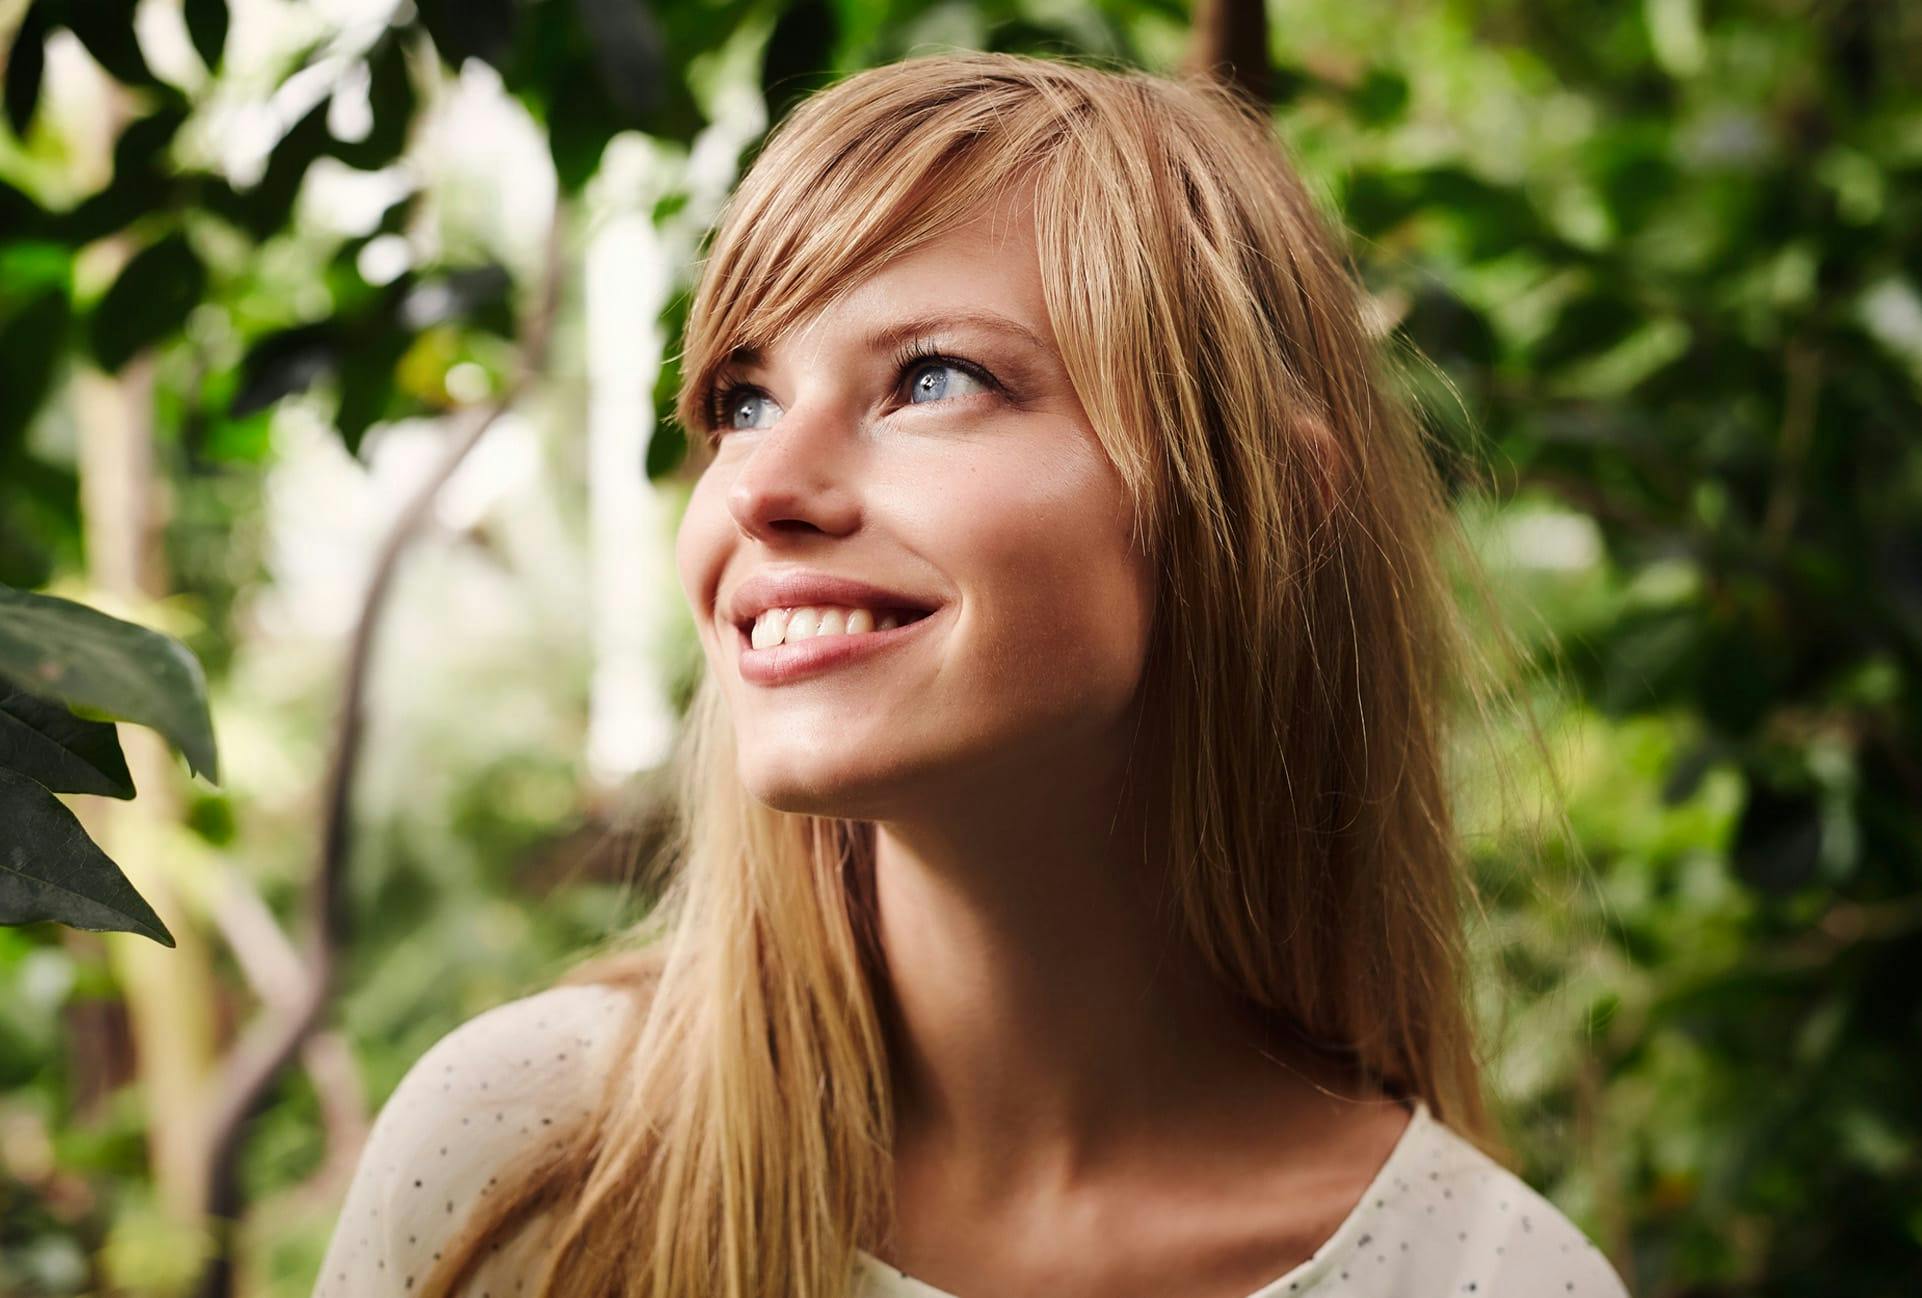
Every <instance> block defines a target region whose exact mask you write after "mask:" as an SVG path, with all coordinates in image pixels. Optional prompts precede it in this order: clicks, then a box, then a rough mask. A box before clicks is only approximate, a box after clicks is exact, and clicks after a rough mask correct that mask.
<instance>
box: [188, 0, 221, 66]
mask: <svg viewBox="0 0 1922 1298" xmlns="http://www.w3.org/2000/svg"><path fill="white" fill-rule="evenodd" d="M185 17H186V19H187V35H188V36H189V37H191V38H192V40H193V43H194V52H195V53H197V54H199V55H200V61H201V62H202V63H204V64H206V65H207V71H209V72H217V71H219V70H220V56H221V54H222V52H223V51H224V50H225V48H226V45H227V0H186V13H185Z"/></svg>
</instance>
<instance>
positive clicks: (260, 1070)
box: [196, 200, 566, 1298]
mask: <svg viewBox="0 0 1922 1298" xmlns="http://www.w3.org/2000/svg"><path fill="white" fill-rule="evenodd" d="M565 212H566V209H565V207H564V206H563V205H562V204H561V202H560V201H559V200H557V201H556V204H555V209H554V217H553V221H552V223H551V224H550V226H549V228H548V238H547V264H546V267H545V268H544V271H543V282H542V286H541V293H540V297H539V299H538V300H537V302H536V303H535V304H534V306H533V308H532V309H531V310H530V311H528V312H527V313H526V314H525V315H524V316H523V319H522V323H521V326H520V329H519V331H518V332H519V333H520V336H521V340H522V345H521V348H520V353H521V361H520V368H519V372H518V373H517V374H516V375H515V376H514V378H513V380H512V381H511V382H509V383H508V384H507V386H506V388H505V389H504V390H503V391H502V392H501V393H500V394H499V395H498V396H497V397H495V398H494V399H493V400H492V401H489V402H486V403H484V404H482V405H478V406H473V407H468V408H466V409H464V410H461V411H458V412H456V413H455V415H454V416H453V418H452V419H451V420H450V424H451V426H452V430H453V435H452V437H451V438H450V440H449V442H448V444H447V448H446V450H445V453H444V454H443V455H442V456H441V459H440V462H439V463H438V464H436V465H435V466H434V470H433V472H432V473H430V474H429V475H428V476H427V479H426V481H424V482H423V483H422V484H421V485H420V487H419V488H418V489H417V490H416V491H415V493H414V495H413V497H412V499H410V500H409V501H408V503H407V506H406V508H404V509H403V510H402V511H401V513H400V516H399V517H398V518H397V519H395V521H394V525H393V527H392V528H391V529H389V531H388V534H387V538H386V540H385V542H384V543H383V544H382V545H381V548H380V552H379V555H378V557H377V558H376V559H375V562H374V568H373V574H372V577H371V579H370V580H369V582H368V587H367V594H366V598H365V600H364V601H363V603H362V606H361V612H360V617H359V619H358V621H357V622H356V624H355V627H354V633H353V638H352V640H351V642H350V644H349V647H348V656H347V669H346V676H345V680H344V682H343V685H342V700H341V709H340V714H339V723H338V725H337V726H336V729H335V733H334V743H333V749H332V752H331V754H330V756H329V759H328V763H327V772H326V776H325V783H324V794H323V797H324V801H323V804H322V805H323V807H324V813H323V814H324V818H323V821H322V824H321V836H320V850H319V860H318V862H317V864H316V868H315V871H314V877H313V883H312V886H311V888H310V890H309V893H308V904H307V910H308V916H309V929H310V932H311V937H310V939H309V942H308V946H309V955H308V957H307V959H306V961H305V978H304V981H303V982H302V984H301V985H300V986H299V987H298V988H295V989H290V992H289V994H288V996H287V999H286V1000H285V1002H284V1003H282V1004H279V1005H270V1006H269V1007H268V1009H267V1011H266V1013H265V1014H264V1015H263V1017H262V1019H261V1020H260V1021H258V1022H257V1023H256V1024H255V1025H254V1026H253V1028H252V1029H250V1030H249V1031H248V1032H247V1034H246V1035H245V1037H244V1038H243V1039H242V1041H241V1042H240V1043H239V1045H238V1046H236V1048H235V1049H234V1051H233V1052H232V1054H231V1055H230V1056H229V1058H228V1060H227V1061H226V1063H225V1065H224V1067H223V1069H222V1081H221V1086H220V1094H219V1099H218V1102H217V1105H216V1108H215V1111H214V1116H213V1121H212V1123H211V1125H210V1128H209V1130H210V1136H209V1140H208V1148H207V1159H208V1174H207V1178H206V1186H207V1197H206V1214H207V1219H208V1220H207V1224H208V1227H209V1229H210V1230H211V1232H212V1234H213V1238H214V1240H215V1246H214V1253H213V1256H212V1257H211V1258H210V1259H209V1260H208V1263H207V1266H206V1268H205V1270H204V1271H203V1272H202V1274H201V1279H200V1284H199V1286H198V1288H197V1290H196V1293H197V1294H198V1295H199V1298H229V1295H231V1293H232V1290H233V1241H234V1235H235V1228H236V1226H237V1224H238V1222H239V1220H240V1217H241V1215H242V1213H243V1212H244V1210H245V1204H244V1203H243V1202H242V1199H241V1192H240V1183H239V1175H238V1170H239V1160H240V1152H241V1150H242V1149H243V1148H244V1146H245V1143H246V1126H247V1123H248V1121H249V1120H250V1119H252V1118H253V1116H254V1115H255V1113H256V1112H257V1111H258V1110H259V1109H260V1108H261V1107H262V1105H263V1104H264V1103H265V1101H266V1099H267V1097H268V1094H269V1092H270V1091H271V1090H272V1088H273V1085H274V1083H275V1081H276V1080H277V1079H278V1078H279V1077H280V1075H281V1073H282V1072H283V1071H284V1070H285V1069H286V1068H287V1066H288V1064H289V1063H290V1062H291V1061H292V1060H293V1059H294V1057H295V1056H296V1055H297V1054H299V1053H301V1050H302V1047H303V1046H304V1045H305V1044H306V1043H307V1041H308V1040H309V1038H310V1037H312V1036H313V1034H314V1033H315V1031H316V1030H317V1028H318V1025H319V1024H320V1022H321V1019H322V1016H323V1014H324V1013H325V1011H326V1009H327V1007H328V1005H329V1003H330V1002H331V1001H332V999H333V995H334V992H335V979H336V976H337V974H338V972H339V966H340V952H341V950H342V949H343V948H344V947H345V945H346V943H347V942H348V940H349V936H350V932H351V924H350V917H349V915H348V913H347V904H346V897H347V861H348V853H349V850H350V841H351V837H352V831H353V824H354V818H353V786H354V776H355V773H356V772H357V771H358V770H359V767H360V758H361V748H362V743H363V741H364V739H365V735H366V697H367V686H368V680H369V676H370V673H371V664H372V662H373V654H374V645H375V640H376V637H377V635H378V633H379V630H380V624H381V620H382V617H383V615H384V614H385V612H386V609H387V601H388V598H389V596H390V595H391V594H392V591H393V587H394V582H395V579H396V576H397V575H398V573H399V570H400V565H401V561H402V559H403V558H404V557H405V556H406V554H407V552H408V550H409V549H411V548H412V546H413V545H414V543H415V542H416V541H417V540H419V538H420V536H421V534H422V532H423V531H425V529H426V526H427V523H428V521H429V520H430V519H431V517H432V516H433V509H434V502H435V500H436V499H437V498H438V497H439V495H440V492H441V489H442V488H443V487H445V486H446V484H447V481H448V479H450V478H451V477H453V475H454V472H455V470H457V469H458V468H460V466H461V463H462V462H463V461H464V460H466V458H467V456H468V454H469V453H470V452H471V451H472V450H473V449H474V447H475V446H477V445H478V444H479V443H480V440H481V438H482V437H483V436H484V435H485V434H486V432H487V430H488V429H489V428H490V427H492V426H493V424H494V421H495V420H497V419H499V418H500V416H501V415H502V414H503V413H505V412H506V411H507V410H509V409H511V408H512V407H513V405H514V404H515V402H516V401H518V400H519V399H520V398H521V396H522V394H523V393H524V392H525V391H526V390H527V388H528V387H529V386H530V385H531V384H532V383H533V382H534V381H535V380H536V379H538V377H539V376H540V374H541V373H542V371H543V370H544V369H545V368H546V364H547V355H548V348H549V345H550V340H551V337H552V334H553V328H554V317H555V315H556V314H557V312H558V307H559V300H560V279H561V274H562V265H561V260H562V259H561V248H562V238H563V233H564V227H565Z"/></svg>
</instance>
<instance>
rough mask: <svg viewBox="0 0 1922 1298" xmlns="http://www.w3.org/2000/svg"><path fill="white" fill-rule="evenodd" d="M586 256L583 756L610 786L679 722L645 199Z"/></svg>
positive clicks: (659, 298)
mask: <svg viewBox="0 0 1922 1298" xmlns="http://www.w3.org/2000/svg"><path fill="white" fill-rule="evenodd" d="M585 262H586V268H585V269H586V275H587V288H586V317H587V440H588V458H587V466H588V479H587V490H588V511H589V516H590V517H589V536H590V544H591V546H592V547H593V549H592V553H591V554H590V556H589V565H590V577H589V581H590V589H591V590H592V592H593V601H594V609H593V620H592V626H593V640H594V665H593V676H592V679H591V681H590V685H589V696H588V697H589V703H588V727H587V765H588V775H589V777H590V778H591V779H594V780H596V781H599V782H601V783H602V784H603V785H604V786H611V785H614V784H616V783H619V782H620V781H621V780H623V779H624V778H625V777H627V776H629V775H631V774H633V773H634V772H636V771H640V770H645V769H649V768H651V767H655V766H659V765H660V764H661V763H662V762H663V761H665V760H666V758H667V755H668V751H669V748H670V745H671V743H672V739H673V733H674V727H675V725H676V723H677V718H676V716H675V714H674V709H673V706H672V703H671V702H670V700H669V699H668V697H667V693H666V688H665V685H666V682H665V680H664V678H663V670H664V669H663V662H662V659H663V655H664V652H665V650H666V649H667V647H668V645H669V644H670V642H671V637H672V635H673V633H674V616H675V612H676V609H677V607H678V600H679V599H680V594H679V586H678V578H677V577H676V575H675V569H674V561H673V545H672V540H673V538H672V535H671V532H670V528H669V518H670V515H669V511H668V509H667V505H666V502H665V501H663V500H662V499H661V497H660V494H659V493H658V492H657V491H656V490H655V489H654V486H653V484H651V483H650V482H649V481H648V479H647V473H646V469H645V463H644V457H645V454H646V448H647V441H648V438H649V436H650V435H651V433H652V431H653V428H654V382H655V378H656V376H657V375H658V374H659V373H660V368H661V352H662V349H663V348H664V347H665V346H666V342H665V340H664V338H663V337H662V331H661V328H660V314H661V308H662V307H663V305H665V298H666V293H667V290H668V285H669V279H670V276H669V274H668V267H667V259H666V256H665V254H664V251H663V249H662V248H661V246H660V243H659V241H658V240H657V238H656V237H655V232H654V227H653V223H652V221H651V220H650V219H649V217H648V215H647V213H646V211H645V210H644V209H643V210H639V211H633V210H627V211H619V212H615V213H610V214H608V215H607V216H606V217H605V218H604V219H603V220H602V221H601V222H599V224H598V226H597V229H596V231H595V233H594V234H593V236H592V237H591V239H590V240H589V243H588V247H587V255H586V258H585Z"/></svg>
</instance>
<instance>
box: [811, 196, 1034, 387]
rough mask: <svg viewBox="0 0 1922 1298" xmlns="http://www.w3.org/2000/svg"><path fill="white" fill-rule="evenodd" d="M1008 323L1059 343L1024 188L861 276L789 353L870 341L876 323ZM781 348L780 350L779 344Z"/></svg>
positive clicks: (821, 311)
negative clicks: (978, 319) (976, 319)
mask: <svg viewBox="0 0 1922 1298" xmlns="http://www.w3.org/2000/svg"><path fill="white" fill-rule="evenodd" d="M944 315H945V316H952V317H953V318H954V320H955V322H956V323H966V322H967V320H966V318H967V317H969V316H989V315H992V316H1001V317H1005V318H1007V319H1009V320H1011V321H1013V322H1015V323H1016V324H1019V325H1023V326H1026V328H1027V329H1028V330H1029V331H1030V332H1032V333H1033V334H1034V335H1035V336H1036V337H1037V338H1039V339H1042V340H1049V339H1052V337H1053V334H1052V331H1051V330H1050V328H1049V325H1048V311H1047V303H1046V299H1045V297H1044V295H1043V291H1042V284H1041V266H1040V261H1039V259H1038V257H1037V254H1036V247H1035V231H1034V206H1033V198H1032V195H1031V193H1030V192H1029V191H1028V190H1027V189H1026V188H1025V187H1024V188H1016V189H1011V190H1009V191H1008V192H1007V193H1005V194H1003V195H1001V196H999V197H997V198H995V199H993V200H990V201H989V202H986V203H983V204H981V205H980V206H978V207H977V208H976V209H975V210H974V211H973V212H972V213H970V214H969V215H968V216H967V217H965V218H964V219H963V220H962V221H961V222H960V223H959V224H957V225H956V226H954V227H953V228H951V229H949V230H947V231H946V232H944V233H942V234H941V235H939V236H937V237H935V238H933V239H931V240H929V241H928V242H927V243H924V244H922V245H920V246H919V247H917V248H914V249H912V250H911V251H909V252H906V253H903V254H902V255H900V256H898V257H896V258H894V259H892V260H891V261H888V262H885V263H883V264H882V265H880V266H877V267H875V268H873V269H871V270H868V271H866V272H865V273H859V277H858V278H857V279H856V281H855V282H854V284H853V285H852V286H851V287H849V288H848V289H847V290H845V291H844V292H843V293H841V294H839V295H837V296H836V297H835V299H834V300H832V301H830V302H829V303H827V304H826V305H824V306H822V307H820V308H818V309H816V310H815V311H813V312H811V313H810V314H808V315H807V316H806V317H804V318H803V319H802V321H801V322H800V323H799V324H798V325H797V326H796V327H795V330H794V332H793V334H792V336H791V338H790V339H788V340H787V345H788V346H791V347H793V348H794V349H795V350H796V351H797V352H800V353H803V354H805V353H807V352H809V351H813V350H818V349H821V348H825V347H832V346H835V345H837V344H840V343H844V342H846V341H848V340H857V341H858V340H859V339H861V338H864V337H866V336H867V334H868V333H869V331H870V330H871V329H872V328H873V326H874V325H875V323H876V322H883V323H885V322H886V321H891V320H906V319H916V320H925V321H931V322H937V323H938V322H939V321H940V320H941V319H942V317H943V316H944ZM777 345H778V344H777Z"/></svg>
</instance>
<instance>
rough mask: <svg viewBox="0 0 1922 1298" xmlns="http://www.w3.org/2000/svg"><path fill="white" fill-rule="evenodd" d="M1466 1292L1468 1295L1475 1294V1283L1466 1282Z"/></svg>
mask: <svg viewBox="0 0 1922 1298" xmlns="http://www.w3.org/2000/svg"><path fill="white" fill-rule="evenodd" d="M1468 1292H1469V1293H1474V1292H1475V1282H1474V1281H1473V1280H1470V1281H1469V1282H1468Z"/></svg>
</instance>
